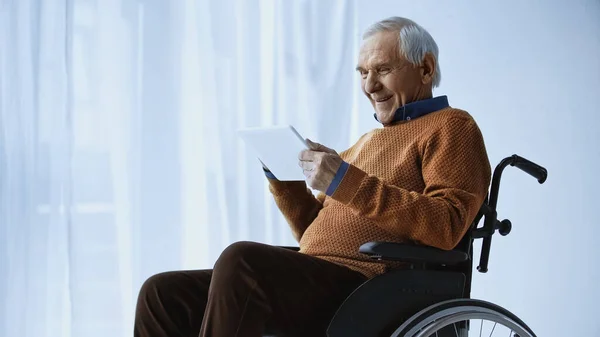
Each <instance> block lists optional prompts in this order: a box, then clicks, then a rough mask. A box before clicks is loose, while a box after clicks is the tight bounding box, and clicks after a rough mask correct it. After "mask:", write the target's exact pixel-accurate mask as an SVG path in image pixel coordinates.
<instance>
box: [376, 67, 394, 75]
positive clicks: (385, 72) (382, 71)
mask: <svg viewBox="0 0 600 337" xmlns="http://www.w3.org/2000/svg"><path fill="white" fill-rule="evenodd" d="M391 71H392V68H381V69H379V73H380V74H389V73H390V72H391Z"/></svg>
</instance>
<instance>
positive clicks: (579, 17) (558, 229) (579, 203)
mask: <svg viewBox="0 0 600 337" xmlns="http://www.w3.org/2000/svg"><path fill="white" fill-rule="evenodd" d="M358 9H359V10H358V13H359V20H360V23H361V31H362V30H364V28H366V27H367V25H368V24H370V23H372V22H374V21H376V20H379V19H382V18H385V17H387V16H391V15H399V16H405V17H409V18H411V19H414V20H416V21H417V22H418V23H420V24H422V25H423V26H424V27H425V28H426V29H428V30H429V32H430V33H431V34H432V35H433V37H434V38H435V39H436V40H437V42H438V45H439V47H440V53H441V55H440V62H441V69H442V84H441V87H440V88H439V90H438V91H437V92H436V94H440V95H441V94H446V95H448V96H449V100H450V104H451V105H453V106H454V107H458V108H463V109H466V110H468V111H469V112H470V113H471V114H472V115H473V116H474V117H475V118H476V120H477V121H478V123H479V125H480V127H481V129H482V131H483V133H484V136H485V139H486V141H487V147H488V151H489V156H490V160H491V161H492V165H493V166H495V165H496V164H498V162H499V161H500V160H501V159H502V158H504V157H506V156H509V155H512V154H513V153H516V154H519V155H522V156H524V157H526V158H528V159H530V160H533V161H534V162H537V163H539V164H541V165H542V166H544V167H546V168H547V169H548V171H549V177H548V180H547V182H546V183H545V184H543V185H539V184H538V183H537V182H536V181H535V179H533V178H531V177H530V176H528V175H527V174H525V173H522V172H521V171H519V170H518V169H516V168H513V167H509V168H507V169H506V170H505V174H504V175H503V180H502V184H501V188H500V197H499V205H498V213H499V217H502V218H509V219H510V220H511V221H512V222H513V232H512V233H511V234H510V235H508V236H507V237H500V236H499V235H496V236H495V237H494V239H493V242H492V250H491V256H490V264H489V272H488V273H487V274H479V273H477V274H475V275H474V289H473V294H472V295H473V297H475V298H480V299H484V300H488V301H491V302H494V303H497V304H500V305H502V306H504V307H506V308H507V309H509V310H511V311H512V312H513V313H515V314H517V315H518V316H519V317H521V318H522V319H523V320H524V321H525V322H526V323H528V324H529V325H530V327H532V328H533V329H534V331H535V332H536V334H537V335H538V336H549V337H551V336H600V322H599V321H598V308H597V306H598V305H599V304H600V290H599V287H600V282H599V279H600V263H599V262H598V261H597V260H598V258H599V257H600V249H599V248H597V247H596V245H597V244H598V233H599V229H598V228H599V225H600V221H598V220H597V219H596V214H597V213H596V211H597V208H598V207H599V206H600V205H599V203H600V198H599V197H598V191H599V190H600V179H599V178H598V175H597V174H598V173H597V172H599V171H600V170H599V169H600V136H599V135H598V131H597V129H598V127H599V126H600V123H599V122H600V117H599V116H598V114H599V113H600V109H599V108H598V106H597V105H596V104H598V103H599V102H600V95H599V94H600V2H598V1H595V0H573V1H562V2H559V1H541V0H538V1H520V0H505V1H494V2H491V1H470V2H467V1H419V2H416V1H411V2H408V1H397V0H380V1H359V8H358ZM361 104H362V106H361V110H363V111H369V109H370V107H369V105H368V103H367V102H366V100H363V101H362V102H361ZM362 118H363V120H362V123H361V131H362V129H364V130H366V129H368V128H372V127H376V125H375V123H374V121H373V119H372V117H371V116H370V115H369V114H368V113H364V114H363V117H362ZM476 253H477V254H478V253H479V249H478V250H477V251H476ZM477 256H478V255H477ZM478 260H479V259H478V258H477V259H476V263H477V262H478Z"/></svg>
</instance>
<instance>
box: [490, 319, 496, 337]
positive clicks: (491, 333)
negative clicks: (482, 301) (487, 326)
mask: <svg viewBox="0 0 600 337" xmlns="http://www.w3.org/2000/svg"><path fill="white" fill-rule="evenodd" d="M496 324H498V323H495V322H494V326H493V327H492V332H490V337H492V335H493V334H494V329H496Z"/></svg>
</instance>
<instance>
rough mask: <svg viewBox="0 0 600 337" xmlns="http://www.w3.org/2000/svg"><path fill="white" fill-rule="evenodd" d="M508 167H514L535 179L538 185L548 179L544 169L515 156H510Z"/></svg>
mask: <svg viewBox="0 0 600 337" xmlns="http://www.w3.org/2000/svg"><path fill="white" fill-rule="evenodd" d="M510 165H511V166H516V167H517V168H519V169H521V170H522V171H523V172H526V173H528V174H529V175H531V176H532V177H534V178H536V179H537V180H538V182H539V183H540V184H543V183H544V182H545V181H546V178H548V171H547V170H546V169H545V168H543V167H541V166H540V165H538V164H536V163H534V162H532V161H529V160H527V159H525V158H523V157H520V156H518V155H516V154H515V155H513V156H512V162H511V163H510Z"/></svg>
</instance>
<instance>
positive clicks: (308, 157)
mask: <svg viewBox="0 0 600 337" xmlns="http://www.w3.org/2000/svg"><path fill="white" fill-rule="evenodd" d="M316 155H317V152H315V151H311V150H302V151H300V154H299V155H298V159H299V160H303V161H313V160H315V156H316Z"/></svg>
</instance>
